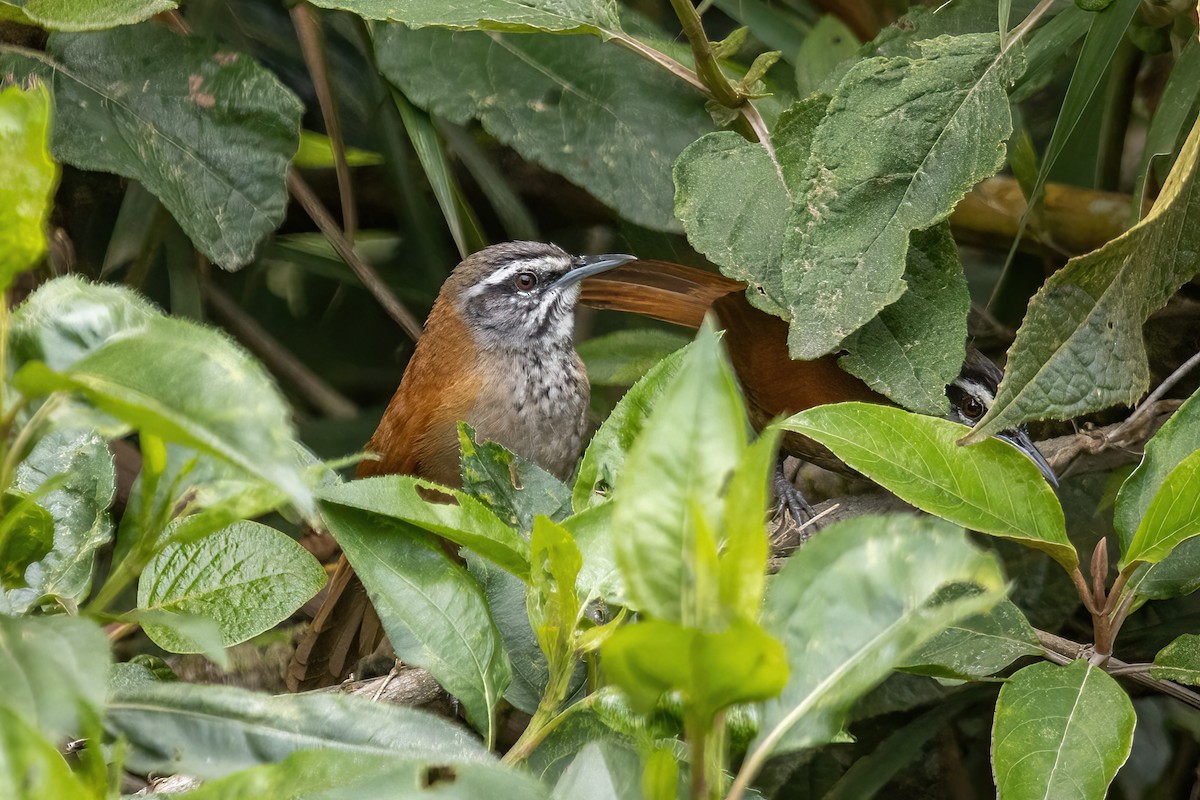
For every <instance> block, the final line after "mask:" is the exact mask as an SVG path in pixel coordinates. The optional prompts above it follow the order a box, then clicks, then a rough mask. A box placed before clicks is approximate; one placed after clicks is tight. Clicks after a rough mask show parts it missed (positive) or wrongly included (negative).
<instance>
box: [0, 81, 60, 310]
mask: <svg viewBox="0 0 1200 800" xmlns="http://www.w3.org/2000/svg"><path fill="white" fill-rule="evenodd" d="M49 131H50V93H49V92H47V91H46V88H45V87H44V86H42V85H40V84H39V85H37V86H34V87H32V88H30V89H28V90H23V89H21V87H19V86H9V87H8V88H7V89H4V90H3V91H0V163H3V164H4V165H5V167H4V171H5V176H4V182H3V184H2V187H3V188H0V289H6V288H8V286H9V285H10V284H11V283H12V281H13V278H14V277H16V276H17V274H18V273H21V272H24V271H25V270H27V269H29V268H31V267H33V266H34V265H36V264H37V262H38V261H39V260H41V258H42V254H43V253H45V252H46V218H47V217H48V216H49V214H50V208H51V204H52V203H53V201H54V187H55V186H56V185H57V184H58V165H57V164H55V163H54V161H53V159H51V158H50V150H49V144H48V142H49V138H50V133H49Z"/></svg>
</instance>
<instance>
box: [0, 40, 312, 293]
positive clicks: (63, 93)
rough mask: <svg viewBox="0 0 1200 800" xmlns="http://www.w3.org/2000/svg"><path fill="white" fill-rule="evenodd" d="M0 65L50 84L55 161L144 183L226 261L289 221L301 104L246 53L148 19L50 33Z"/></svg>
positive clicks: (234, 264) (244, 257) (249, 251)
mask: <svg viewBox="0 0 1200 800" xmlns="http://www.w3.org/2000/svg"><path fill="white" fill-rule="evenodd" d="M0 70H2V71H6V72H9V73H13V74H16V75H20V76H25V75H30V74H39V75H43V76H45V77H46V78H47V79H48V80H52V82H53V87H54V98H55V112H56V114H55V124H54V140H53V152H54V155H55V157H56V158H58V159H59V160H60V161H63V162H66V163H68V164H71V165H72V166H75V167H79V168H81V169H90V170H102V171H105V172H115V173H117V174H118V175H123V176H125V177H127V178H133V179H135V180H137V181H139V182H141V184H142V185H143V186H145V187H146V188H147V189H149V190H150V191H151V192H152V193H153V194H154V195H155V196H156V197H157V198H158V199H159V200H161V201H162V203H163V205H164V206H166V208H167V209H168V210H169V211H170V212H171V215H172V216H174V217H175V220H176V221H177V222H178V223H179V226H180V227H181V228H183V230H184V232H186V233H187V235H188V236H189V237H190V238H191V240H192V241H193V242H194V243H195V244H196V247H197V248H198V249H199V250H200V251H201V252H203V253H204V254H205V255H206V256H208V257H209V258H211V259H212V260H213V261H214V262H215V263H217V264H219V265H220V266H222V267H224V268H226V269H237V268H239V267H242V266H244V265H245V264H247V263H249V262H250V261H251V260H252V259H253V257H254V251H255V248H256V247H257V246H258V244H259V242H260V241H261V240H262V239H263V237H265V236H266V235H267V234H268V233H270V232H271V231H273V230H275V228H277V227H279V224H280V223H281V222H282V221H283V216H284V212H285V211H286V209H287V186H286V172H287V166H288V161H289V160H290V159H291V157H292V155H293V154H295V152H296V148H297V146H298V144H299V138H300V112H301V105H300V103H299V101H297V99H296V97H295V95H293V94H292V93H291V92H290V91H289V90H288V89H286V88H285V87H284V86H283V85H282V84H281V83H280V82H279V80H278V79H277V78H276V77H275V76H274V74H272V73H271V72H270V71H268V70H266V69H264V68H263V67H261V66H259V65H258V64H257V63H255V62H254V60H253V59H251V58H249V57H248V56H246V55H243V54H241V53H237V52H232V51H227V50H221V49H219V48H218V46H217V45H216V44H215V43H211V42H206V41H203V40H200V39H192V38H185V37H182V36H179V35H178V34H176V33H173V32H171V31H170V30H168V29H167V28H166V27H165V26H162V25H156V24H154V23H143V24H141V25H138V26H126V27H120V28H114V29H111V30H106V31H98V32H95V33H56V34H52V35H51V36H50V40H49V42H48V43H47V45H46V53H45V54H44V55H42V54H36V55H34V54H32V53H31V52H28V51H22V52H21V53H14V52H8V53H0Z"/></svg>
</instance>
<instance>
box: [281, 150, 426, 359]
mask: <svg viewBox="0 0 1200 800" xmlns="http://www.w3.org/2000/svg"><path fill="white" fill-rule="evenodd" d="M288 191H289V192H291V194H292V197H294V198H295V199H296V202H298V203H299V204H300V205H301V206H302V207H303V208H304V210H305V212H306V213H307V214H308V216H309V217H310V218H311V219H312V221H313V222H315V223H316V224H317V228H318V229H319V230H320V231H321V233H322V234H324V236H325V238H326V239H328V240H329V244H331V245H332V246H333V249H334V250H336V251H337V254H338V255H339V256H341V257H342V260H343V261H345V262H346V264H347V265H349V267H350V269H352V270H354V274H355V275H356V276H358V279H359V280H360V281H362V283H363V285H364V286H366V287H367V291H368V292H370V293H371V295H372V296H373V297H374V298H375V300H376V301H377V302H378V303H379V304H380V305H381V306H383V309H384V311H386V312H387V313H388V316H390V317H391V318H392V319H393V320H394V321H395V322H396V324H398V325H399V326H400V327H401V328H402V329H403V330H404V332H405V333H406V334H408V336H409V338H410V339H412V340H413V341H414V342H415V341H416V340H417V339H419V338H421V323H420V321H418V320H417V318H416V317H415V316H413V313H412V312H411V311H409V310H408V308H407V307H406V306H405V305H404V303H402V302H400V298H398V297H396V295H395V294H394V293H393V292H392V290H391V289H390V288H388V285H387V284H386V283H384V282H383V279H382V278H380V277H379V275H378V274H377V273H376V272H375V270H374V268H372V267H371V265H370V264H368V263H367V262H366V261H364V260H363V259H362V257H361V256H359V255H358V253H356V252H355V251H354V245H353V244H351V243H350V241H349V240H348V239H347V238H346V236H345V235H344V234H343V233H342V231H341V229H340V228H339V227H338V226H337V223H336V222H334V221H333V217H332V216H331V215H330V213H329V211H328V209H326V208H325V206H324V205H322V204H321V201H320V199H319V198H318V197H317V195H316V193H314V192H313V190H312V189H311V188H310V187H309V185H308V184H307V183H305V182H304V179H303V178H301V177H300V175H299V174H297V172H296V171H295V170H289V171H288Z"/></svg>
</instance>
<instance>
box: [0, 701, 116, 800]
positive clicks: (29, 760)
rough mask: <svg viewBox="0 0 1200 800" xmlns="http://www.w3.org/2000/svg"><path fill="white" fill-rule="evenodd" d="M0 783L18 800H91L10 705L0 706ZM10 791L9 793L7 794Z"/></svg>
mask: <svg viewBox="0 0 1200 800" xmlns="http://www.w3.org/2000/svg"><path fill="white" fill-rule="evenodd" d="M0 786H3V787H4V789H5V792H6V794H5V797H13V798H20V800H58V798H64V797H69V798H72V800H92V799H93V798H99V797H101V796H102V795H101V794H99V793H97V792H93V791H90V790H89V789H88V787H87V786H85V785H84V783H83V781H81V780H80V779H79V778H78V777H77V776H76V775H75V773H73V772H72V771H71V768H70V767H69V766H67V762H66V759H64V758H63V757H62V754H60V753H59V752H58V750H57V749H56V748H55V747H54V745H52V744H51V743H50V742H48V741H47V740H46V739H45V738H43V737H42V736H41V734H39V733H38V730H37V728H35V727H33V726H32V725H30V724H29V723H28V722H26V721H25V720H24V719H22V718H21V717H20V716H18V715H17V714H16V713H15V712H13V710H12V709H10V708H5V707H4V706H0ZM7 792H12V794H7Z"/></svg>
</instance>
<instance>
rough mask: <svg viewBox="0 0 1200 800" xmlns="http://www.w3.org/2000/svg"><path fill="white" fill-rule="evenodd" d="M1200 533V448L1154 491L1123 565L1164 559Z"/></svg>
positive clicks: (1172, 471) (1122, 560)
mask: <svg viewBox="0 0 1200 800" xmlns="http://www.w3.org/2000/svg"><path fill="white" fill-rule="evenodd" d="M1197 534H1200V450H1197V451H1196V452H1194V453H1192V454H1191V455H1190V456H1188V457H1187V458H1185V459H1184V460H1183V461H1181V462H1179V466H1177V467H1175V469H1173V470H1171V472H1170V474H1168V475H1167V477H1166V479H1165V480H1164V481H1163V482H1162V487H1161V488H1159V490H1158V492H1157V493H1156V494H1155V495H1154V499H1153V500H1152V501H1151V502H1150V507H1149V508H1147V509H1146V515H1145V516H1144V517H1142V522H1141V524H1140V525H1138V528H1137V531H1136V532H1135V533H1134V534H1133V541H1132V542H1130V543H1129V550H1128V551H1127V552H1126V553H1125V555H1124V557H1123V558H1122V559H1121V563H1120V566H1121V567H1122V568H1124V567H1125V565H1126V564H1132V563H1133V562H1135V561H1148V562H1150V563H1154V562H1157V561H1162V560H1163V559H1164V558H1166V557H1167V556H1168V555H1170V553H1171V551H1172V550H1174V549H1175V548H1176V547H1177V546H1178V545H1179V543H1180V542H1183V541H1184V540H1186V539H1190V538H1191V537H1193V536H1196V535H1197Z"/></svg>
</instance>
